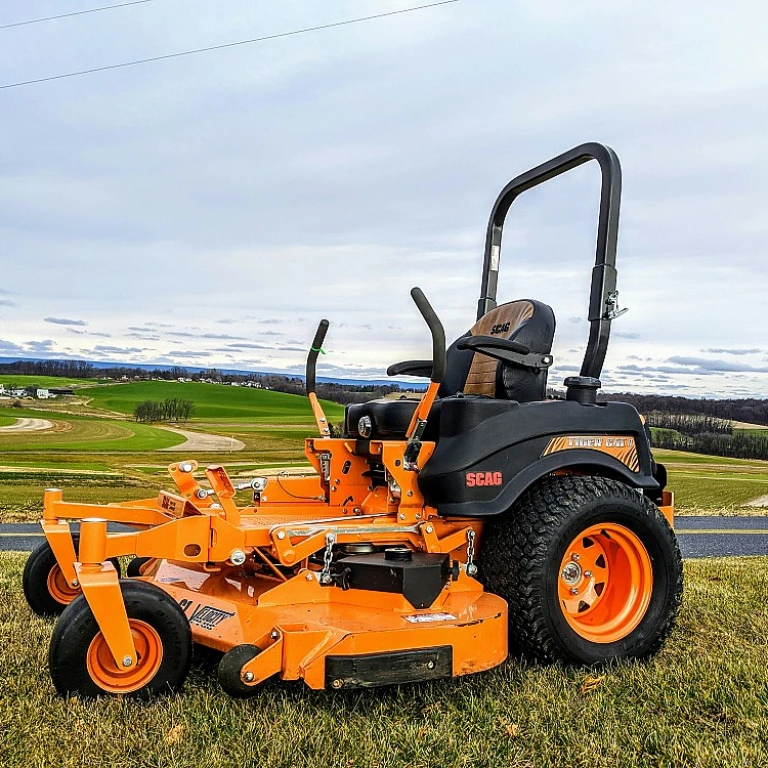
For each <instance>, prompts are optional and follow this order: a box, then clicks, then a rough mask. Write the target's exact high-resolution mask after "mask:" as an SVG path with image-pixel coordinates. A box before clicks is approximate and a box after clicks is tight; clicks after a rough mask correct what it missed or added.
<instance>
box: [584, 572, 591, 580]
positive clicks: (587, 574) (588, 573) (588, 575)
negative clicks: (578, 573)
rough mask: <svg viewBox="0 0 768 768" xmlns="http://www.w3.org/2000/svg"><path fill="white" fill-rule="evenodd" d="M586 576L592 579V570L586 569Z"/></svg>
mask: <svg viewBox="0 0 768 768" xmlns="http://www.w3.org/2000/svg"><path fill="white" fill-rule="evenodd" d="M584 578H586V579H591V578H592V571H584Z"/></svg>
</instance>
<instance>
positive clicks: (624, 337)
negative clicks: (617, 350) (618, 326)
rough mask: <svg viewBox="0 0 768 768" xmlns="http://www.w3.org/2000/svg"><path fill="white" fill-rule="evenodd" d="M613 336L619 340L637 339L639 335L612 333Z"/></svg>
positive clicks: (620, 332) (621, 332)
mask: <svg viewBox="0 0 768 768" xmlns="http://www.w3.org/2000/svg"><path fill="white" fill-rule="evenodd" d="M613 335H614V336H617V337H618V338H620V339H639V338H640V334H639V333H628V332H627V331H613Z"/></svg>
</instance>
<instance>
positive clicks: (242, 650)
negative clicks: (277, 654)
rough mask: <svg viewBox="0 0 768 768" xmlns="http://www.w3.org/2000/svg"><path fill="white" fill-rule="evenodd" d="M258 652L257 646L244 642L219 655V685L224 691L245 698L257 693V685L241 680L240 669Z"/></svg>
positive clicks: (259, 651) (235, 696)
mask: <svg viewBox="0 0 768 768" xmlns="http://www.w3.org/2000/svg"><path fill="white" fill-rule="evenodd" d="M260 653H261V649H260V648H259V647H258V646H255V645H249V644H247V643H244V644H243V645H236V646H235V647H234V648H232V649H231V650H229V651H227V652H226V653H225V654H224V655H223V656H222V657H221V661H220V662H219V670H218V677H219V685H221V687H222V688H223V689H224V691H225V692H226V693H228V694H229V695H230V696H232V697H234V698H236V699H246V698H248V697H249V696H254V695H255V694H256V693H257V691H258V688H259V686H258V685H248V684H247V683H245V682H243V680H242V678H241V677H240V670H241V669H242V668H243V667H244V666H245V665H246V664H247V663H248V662H249V661H251V659H255V658H256V657H257V656H258V655H259V654H260Z"/></svg>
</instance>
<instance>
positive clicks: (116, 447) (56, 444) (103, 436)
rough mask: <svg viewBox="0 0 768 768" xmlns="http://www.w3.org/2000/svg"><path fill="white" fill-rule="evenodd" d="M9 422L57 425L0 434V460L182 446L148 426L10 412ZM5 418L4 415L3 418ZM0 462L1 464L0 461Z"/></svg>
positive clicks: (27, 411) (24, 410) (28, 411)
mask: <svg viewBox="0 0 768 768" xmlns="http://www.w3.org/2000/svg"><path fill="white" fill-rule="evenodd" d="M12 414H13V420H14V421H15V419H17V418H38V419H46V420H48V421H54V422H56V423H57V424H58V427H57V431H54V432H18V433H14V432H0V456H7V454H8V453H9V452H11V453H14V452H19V451H41V450H45V451H62V450H64V451H66V450H76V451H77V450H87V451H93V452H99V451H154V450H157V449H159V448H170V447H171V446H173V445H178V444H179V443H182V442H184V438H183V437H181V436H180V435H177V434H174V433H173V432H169V431H167V430H165V429H158V428H157V427H153V426H150V425H148V424H136V423H135V422H128V421H112V420H109V419H99V418H90V417H87V416H73V415H70V414H58V413H56V414H54V413H50V412H47V411H38V410H32V409H28V408H19V409H16V408H14V409H12ZM3 416H6V414H3ZM0 461H1V460H0Z"/></svg>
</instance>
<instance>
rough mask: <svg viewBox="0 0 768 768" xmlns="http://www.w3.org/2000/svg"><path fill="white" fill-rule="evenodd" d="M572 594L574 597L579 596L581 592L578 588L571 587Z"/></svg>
mask: <svg viewBox="0 0 768 768" xmlns="http://www.w3.org/2000/svg"><path fill="white" fill-rule="evenodd" d="M571 594H572V595H578V594H579V590H578V589H576V587H571Z"/></svg>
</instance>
